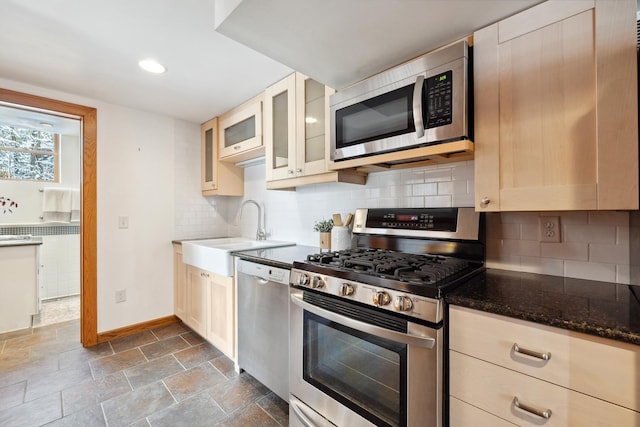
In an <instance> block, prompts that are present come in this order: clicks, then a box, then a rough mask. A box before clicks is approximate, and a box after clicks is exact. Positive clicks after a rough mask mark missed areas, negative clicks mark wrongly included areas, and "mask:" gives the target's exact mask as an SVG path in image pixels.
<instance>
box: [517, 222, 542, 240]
mask: <svg viewBox="0 0 640 427" xmlns="http://www.w3.org/2000/svg"><path fill="white" fill-rule="evenodd" d="M520 238H521V239H522V240H540V226H539V225H538V224H520Z"/></svg>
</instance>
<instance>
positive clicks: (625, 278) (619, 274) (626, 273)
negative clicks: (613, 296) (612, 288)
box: [616, 264, 631, 283]
mask: <svg viewBox="0 0 640 427" xmlns="http://www.w3.org/2000/svg"><path fill="white" fill-rule="evenodd" d="M616 283H631V267H630V266H629V265H628V264H627V265H620V264H617V265H616Z"/></svg>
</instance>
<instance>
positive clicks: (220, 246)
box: [182, 237, 295, 276]
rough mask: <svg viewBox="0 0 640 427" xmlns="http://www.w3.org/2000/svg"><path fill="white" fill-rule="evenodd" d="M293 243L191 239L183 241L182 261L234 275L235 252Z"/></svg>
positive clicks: (242, 239)
mask: <svg viewBox="0 0 640 427" xmlns="http://www.w3.org/2000/svg"><path fill="white" fill-rule="evenodd" d="M293 245H295V243H293V242H283V241H279V240H254V239H249V238H247V237H224V238H219V239H204V240H189V241H185V242H182V262H184V263H185V264H189V265H192V266H194V267H198V268H201V269H203V270H207V271H210V272H212V273H216V274H219V275H221V276H233V255H232V253H233V252H238V251H248V250H251V249H261V248H276V247H279V246H293Z"/></svg>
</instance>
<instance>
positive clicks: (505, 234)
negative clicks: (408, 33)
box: [491, 223, 533, 240]
mask: <svg viewBox="0 0 640 427" xmlns="http://www.w3.org/2000/svg"><path fill="white" fill-rule="evenodd" d="M520 227H521V225H520V224H515V223H511V224H501V223H498V224H496V225H495V226H494V227H492V229H491V237H492V238H495V239H513V240H517V239H520ZM531 240H533V239H531Z"/></svg>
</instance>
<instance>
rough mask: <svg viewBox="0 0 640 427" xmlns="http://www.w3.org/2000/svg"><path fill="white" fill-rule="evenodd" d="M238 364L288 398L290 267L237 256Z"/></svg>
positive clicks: (283, 397) (275, 391) (279, 394)
mask: <svg viewBox="0 0 640 427" xmlns="http://www.w3.org/2000/svg"><path fill="white" fill-rule="evenodd" d="M237 273H238V299H237V300H238V366H239V367H240V369H243V370H245V371H246V372H248V373H249V374H251V375H252V376H253V377H254V378H255V379H257V380H258V381H260V382H261V383H262V384H264V385H265V386H267V387H268V388H269V389H270V390H271V391H273V392H274V393H275V394H277V395H278V396H280V397H281V398H282V399H283V400H285V401H289V273H290V270H289V269H285V268H279V267H272V266H270V265H265V264H259V263H256V262H253V261H247V260H244V259H238V262H237Z"/></svg>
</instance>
